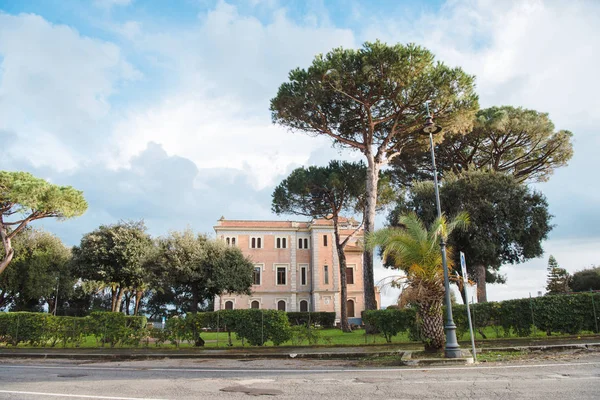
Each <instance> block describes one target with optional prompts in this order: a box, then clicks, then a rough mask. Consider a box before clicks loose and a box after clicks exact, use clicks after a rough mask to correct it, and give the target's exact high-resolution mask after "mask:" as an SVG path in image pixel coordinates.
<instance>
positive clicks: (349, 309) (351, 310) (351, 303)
mask: <svg viewBox="0 0 600 400" xmlns="http://www.w3.org/2000/svg"><path fill="white" fill-rule="evenodd" d="M346 311H347V312H348V318H354V300H348V301H347V302H346Z"/></svg>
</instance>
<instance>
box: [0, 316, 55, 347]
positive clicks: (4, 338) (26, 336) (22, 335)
mask: <svg viewBox="0 0 600 400" xmlns="http://www.w3.org/2000/svg"><path fill="white" fill-rule="evenodd" d="M51 318H52V315H50V314H45V313H31V312H11V313H0V342H2V343H6V344H10V345H12V346H17V345H18V344H19V343H29V344H31V345H33V346H39V345H43V344H45V343H46V338H47V335H46V329H47V327H48V326H49V324H50V322H49V320H50V319H51Z"/></svg>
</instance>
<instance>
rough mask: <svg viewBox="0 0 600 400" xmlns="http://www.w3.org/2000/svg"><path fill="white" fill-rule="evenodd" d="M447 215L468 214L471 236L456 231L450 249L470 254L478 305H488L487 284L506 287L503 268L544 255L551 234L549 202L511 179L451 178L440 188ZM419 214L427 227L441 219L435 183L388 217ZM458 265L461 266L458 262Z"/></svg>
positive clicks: (416, 189) (471, 174) (417, 188)
mask: <svg viewBox="0 0 600 400" xmlns="http://www.w3.org/2000/svg"><path fill="white" fill-rule="evenodd" d="M440 199H441V205H442V210H443V211H444V212H446V213H448V214H450V215H452V214H456V213H458V212H461V211H465V212H467V213H468V214H469V216H470V218H471V222H472V223H471V224H470V226H469V228H468V229H467V230H464V231H456V232H454V233H453V234H452V235H451V236H450V241H449V244H450V245H451V246H452V247H453V248H455V249H457V250H460V251H462V252H464V253H465V256H466V259H467V272H468V274H469V277H471V278H473V279H474V280H476V282H477V291H478V293H477V295H478V300H479V302H484V301H486V292H485V284H486V282H488V283H501V282H504V277H503V276H502V275H500V274H499V273H498V271H499V269H500V267H501V266H502V265H503V264H507V263H508V264H516V263H522V262H524V261H526V260H528V259H531V258H535V257H539V256H541V255H542V254H543V249H542V241H543V240H544V239H546V237H547V235H548V233H549V232H550V230H551V229H552V225H551V224H550V219H551V218H552V216H551V215H550V213H549V211H548V203H547V201H546V198H545V197H544V196H543V195H542V194H541V193H539V192H536V191H534V190H531V189H529V188H528V187H527V186H526V185H523V184H521V183H519V182H518V181H517V180H516V179H515V178H513V177H512V176H510V175H506V174H502V173H496V172H484V171H467V172H464V173H462V174H458V175H454V174H448V175H447V176H446V177H445V179H444V180H443V181H442V186H441V188H440ZM407 211H414V212H416V213H417V215H419V217H421V218H422V219H423V220H424V221H426V222H427V221H433V220H434V218H435V217H436V215H437V211H436V206H435V194H434V187H433V183H431V182H419V183H416V184H415V185H414V186H413V187H412V188H411V189H410V191H409V193H408V195H407V196H406V197H401V198H400V199H399V200H398V205H397V207H396V209H395V210H394V211H392V212H391V214H390V216H389V222H390V224H392V225H395V224H396V221H397V216H398V215H400V214H402V213H405V212H407ZM455 261H456V262H458V260H457V259H456V260H455Z"/></svg>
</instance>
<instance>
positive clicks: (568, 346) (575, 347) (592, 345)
mask: <svg viewBox="0 0 600 400" xmlns="http://www.w3.org/2000/svg"><path fill="white" fill-rule="evenodd" d="M595 349H600V343H585V344H583V343H582V344H550V345H544V346H512V347H483V348H479V349H477V352H478V353H487V352H493V351H530V352H531V351H557V350H558V351H560V350H595Z"/></svg>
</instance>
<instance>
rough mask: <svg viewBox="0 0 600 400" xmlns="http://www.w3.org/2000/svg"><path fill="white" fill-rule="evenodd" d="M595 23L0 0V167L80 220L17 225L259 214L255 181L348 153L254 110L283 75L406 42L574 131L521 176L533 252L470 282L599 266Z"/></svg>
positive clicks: (565, 5) (543, 13)
mask: <svg viewBox="0 0 600 400" xmlns="http://www.w3.org/2000/svg"><path fill="white" fill-rule="evenodd" d="M599 27H600V2H597V1H593V0H590V1H577V0H571V1H568V0H564V1H541V0H531V1H527V0H518V1H510V0H504V1H493V0H489V1H486V0H481V1H477V0H473V1H455V0H448V1H416V0H414V1H404V0H402V1H398V0H382V1H376V2H371V1H352V0H349V1H341V0H339V1H325V0H320V1H319V0H314V1H313V0H308V1H280V0H247V1H241V0H240V1H234V0H227V1H226V0H179V1H174V2H167V1H160V0H89V1H77V0H69V1H63V0H39V1H34V0H32V1H27V0H21V1H15V0H12V1H11V0H0V143H1V145H0V169H3V170H23V171H29V172H31V173H33V174H34V175H36V176H39V177H43V178H45V179H47V180H49V181H51V182H53V183H57V184H61V185H71V186H74V187H75V188H78V189H80V190H83V191H84V194H85V197H86V199H87V200H88V202H89V205H90V207H89V210H88V211H87V213H86V214H85V215H84V216H82V217H80V218H77V219H73V220H68V221H63V222H56V221H38V222H36V223H35V226H37V227H41V228H44V229H47V230H49V231H51V232H53V233H55V234H57V235H58V236H59V237H60V238H61V239H62V240H63V241H64V242H65V243H66V244H68V245H76V244H78V243H79V240H80V239H81V236H82V235H83V234H84V233H86V232H89V231H91V230H93V229H95V228H96V227H98V226H99V225H101V224H109V223H115V222H118V221H119V220H127V219H134V220H137V219H144V221H145V222H146V225H147V226H148V228H149V231H150V233H151V234H153V235H156V236H159V235H164V234H166V233H167V232H168V231H170V230H177V229H183V228H186V227H188V226H189V227H191V228H193V229H194V230H196V231H199V232H206V233H211V234H212V233H213V229H212V227H213V226H214V225H215V223H216V221H217V219H219V218H220V217H221V216H225V218H228V219H276V218H277V217H276V216H274V215H272V213H271V211H270V205H271V193H272V190H273V188H274V186H275V185H276V184H277V183H278V182H279V181H281V180H282V179H283V178H284V177H285V176H286V175H287V174H289V172H291V171H292V170H293V169H294V168H297V167H299V166H303V165H305V166H306V165H325V164H326V163H327V162H328V161H329V160H330V159H333V158H344V159H352V160H358V159H360V155H359V154H357V153H353V152H351V151H344V150H339V149H333V148H332V147H331V142H330V141H329V140H328V139H326V138H315V137H309V136H307V135H303V134H301V133H292V132H289V131H288V130H286V129H285V128H282V127H280V126H277V125H274V124H273V123H272V122H271V117H270V113H269V100H270V99H271V98H272V97H274V96H275V94H276V92H277V88H278V87H279V85H280V84H281V83H283V82H285V81H286V79H287V74H288V72H289V71H290V70H292V69H294V68H297V67H302V68H305V67H308V66H309V65H310V63H311V61H312V59H313V58H314V56H315V55H316V54H319V53H325V52H327V51H329V50H331V49H332V48H335V47H340V46H341V47H345V48H359V47H360V46H361V45H362V44H363V43H364V42H366V41H374V40H377V39H379V40H382V41H384V42H387V43H390V44H394V43H410V42H413V43H417V44H419V45H422V46H425V47H427V48H428V49H430V50H431V51H432V52H433V53H434V54H436V58H437V60H439V61H441V62H444V63H446V64H448V65H450V66H460V67H462V68H463V69H464V70H465V71H466V72H468V73H470V74H474V75H475V76H476V77H477V79H476V82H477V92H478V94H479V96H480V105H481V107H490V106H501V105H512V106H521V107H525V108H530V109H535V110H538V111H543V112H548V113H549V115H550V118H551V119H552V120H553V122H554V123H555V125H556V128H557V130H558V129H567V130H570V131H572V132H573V134H574V139H573V141H574V151H575V155H574V157H573V159H572V160H571V162H570V163H569V165H568V166H567V167H564V168H561V169H559V170H557V171H556V172H555V174H554V175H553V176H552V177H551V178H550V180H549V181H548V182H546V183H541V184H536V185H535V188H536V189H537V190H540V191H542V192H543V193H544V194H545V195H546V196H547V198H548V201H549V204H550V211H551V213H552V214H553V215H554V218H553V220H552V222H553V224H555V227H554V229H553V231H552V232H551V234H550V235H549V238H548V240H547V241H545V242H544V250H545V254H544V256H543V257H541V258H538V259H534V260H530V261H528V262H526V263H524V264H520V265H514V266H513V265H507V266H504V267H503V268H502V271H503V273H505V274H506V276H507V284H505V285H489V286H488V298H489V300H504V299H510V298H520V297H526V296H529V294H530V293H531V294H532V295H533V296H535V295H537V292H538V291H543V290H544V286H545V279H546V266H547V260H548V256H549V255H550V254H553V255H554V256H555V257H556V259H557V260H558V263H559V264H560V265H561V266H562V267H564V268H566V269H567V270H568V271H569V272H574V271H577V270H581V269H583V268H586V267H589V266H591V265H592V264H598V263H600V212H599V211H598V206H599V205H600V187H599V186H598V185H597V180H598V179H597V176H596V171H597V170H598V162H599V158H598V156H597V152H598V150H599V149H600V135H598V133H597V127H598V126H600V121H599V119H600V114H598V113H597V111H598V110H599V109H600V97H599V96H598V95H597V94H598V93H599V92H600V80H598V78H597V66H598V65H600V52H598V51H597V50H598V49H600V28H599ZM384 219H385V215H384V214H382V215H381V216H380V217H379V218H378V222H379V226H382V225H383V221H384ZM467 262H468V260H467ZM390 274H391V271H389V270H386V269H384V268H382V267H381V266H377V267H376V271H375V275H376V279H382V278H384V277H386V276H388V275H390ZM396 297H397V293H396V292H393V291H387V292H385V293H384V297H383V299H384V300H383V302H382V303H383V304H384V305H387V304H392V303H393V302H394V301H395V298H396Z"/></svg>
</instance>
